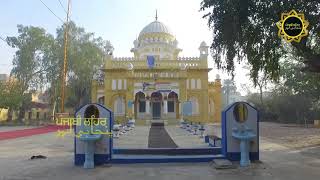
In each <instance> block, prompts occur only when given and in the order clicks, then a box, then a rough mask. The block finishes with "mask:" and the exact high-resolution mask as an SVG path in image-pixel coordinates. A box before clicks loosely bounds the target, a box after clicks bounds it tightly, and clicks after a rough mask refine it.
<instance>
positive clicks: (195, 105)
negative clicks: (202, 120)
mask: <svg viewBox="0 0 320 180" xmlns="http://www.w3.org/2000/svg"><path fill="white" fill-rule="evenodd" d="M189 101H191V104H192V115H197V114H199V103H198V99H197V98H196V97H191V98H190V99H189Z"/></svg>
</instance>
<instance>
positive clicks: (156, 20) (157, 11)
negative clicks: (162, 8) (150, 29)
mask: <svg viewBox="0 0 320 180" xmlns="http://www.w3.org/2000/svg"><path fill="white" fill-rule="evenodd" d="M157 20H158V10H157V9H156V21H157Z"/></svg>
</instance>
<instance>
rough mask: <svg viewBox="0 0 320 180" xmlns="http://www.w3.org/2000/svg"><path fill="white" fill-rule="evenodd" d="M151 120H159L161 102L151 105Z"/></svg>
mask: <svg viewBox="0 0 320 180" xmlns="http://www.w3.org/2000/svg"><path fill="white" fill-rule="evenodd" d="M152 118H153V119H161V102H153V103H152Z"/></svg>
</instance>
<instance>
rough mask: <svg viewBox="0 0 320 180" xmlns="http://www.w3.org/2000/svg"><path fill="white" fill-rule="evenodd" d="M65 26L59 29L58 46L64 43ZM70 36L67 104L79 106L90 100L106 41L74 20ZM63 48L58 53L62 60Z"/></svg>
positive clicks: (70, 27) (71, 24)
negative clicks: (93, 79)
mask: <svg viewBox="0 0 320 180" xmlns="http://www.w3.org/2000/svg"><path fill="white" fill-rule="evenodd" d="M64 27H65V26H62V27H60V28H58V29H57V38H56V42H57V44H58V47H63V45H64V44H63V37H64V36H63V34H64ZM68 37H69V46H68V57H67V60H68V64H67V67H68V68H67V69H68V72H67V76H68V78H67V79H68V80H67V86H66V94H67V96H66V97H67V99H66V105H67V106H68V107H74V108H78V107H79V106H81V105H83V104H84V103H88V102H89V100H90V94H91V82H92V78H93V75H94V74H95V73H96V71H97V70H98V69H99V68H101V66H102V64H103V57H104V53H103V46H104V44H105V41H103V40H102V38H100V37H98V38H96V37H95V36H94V34H93V33H88V32H86V31H85V29H84V28H81V27H77V26H76V24H75V23H74V22H70V24H69V35H68ZM62 50H63V49H62V48H61V49H60V52H59V54H58V55H57V57H59V56H60V59H61V60H62V59H63V56H61V55H63V53H62ZM60 67H62V65H61V66H60ZM59 80H60V79H58V81H59ZM58 83H59V82H57V84H58Z"/></svg>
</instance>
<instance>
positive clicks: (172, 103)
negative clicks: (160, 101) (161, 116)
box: [167, 91, 179, 118]
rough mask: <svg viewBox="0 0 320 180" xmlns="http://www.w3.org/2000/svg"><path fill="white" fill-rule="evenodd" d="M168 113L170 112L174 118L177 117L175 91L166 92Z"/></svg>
mask: <svg viewBox="0 0 320 180" xmlns="http://www.w3.org/2000/svg"><path fill="white" fill-rule="evenodd" d="M167 101H168V103H167V104H168V105H167V106H168V107H167V109H168V114H169V115H170V114H172V115H173V117H174V118H178V116H179V101H178V94H177V93H175V92H173V91H172V92H170V93H169V94H168V100H167Z"/></svg>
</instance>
